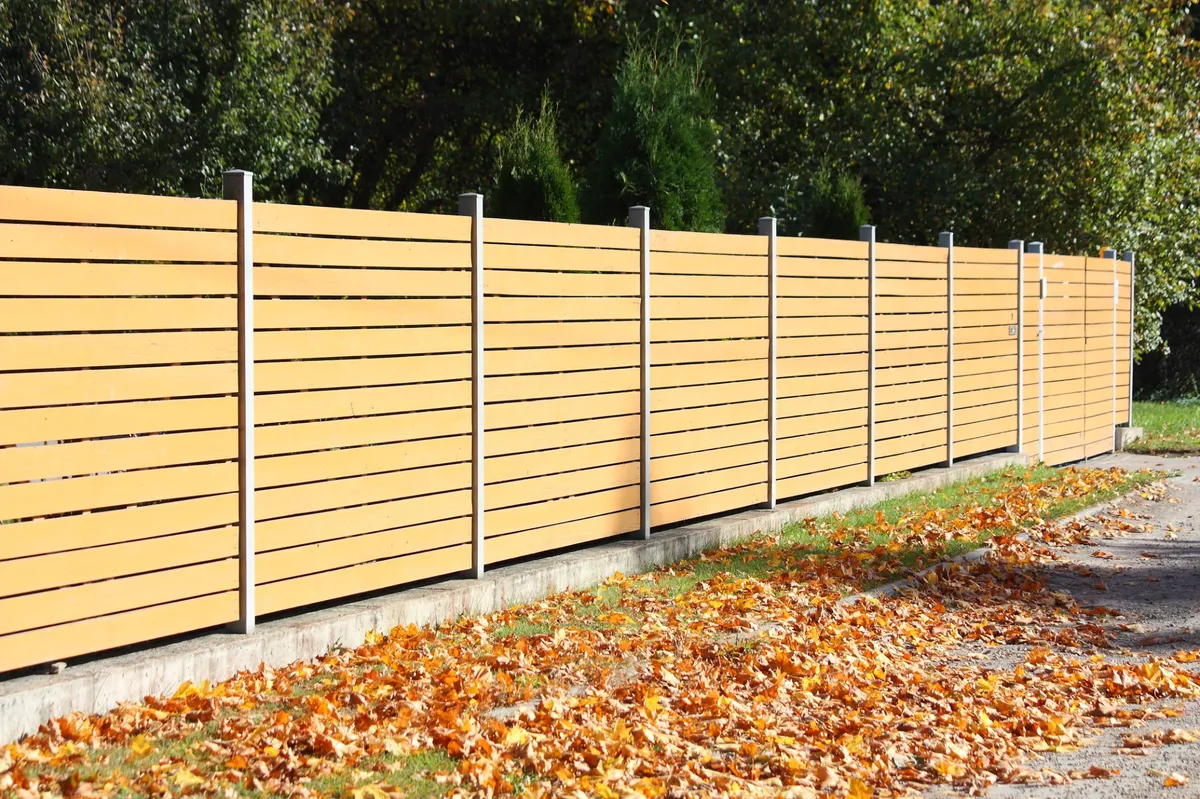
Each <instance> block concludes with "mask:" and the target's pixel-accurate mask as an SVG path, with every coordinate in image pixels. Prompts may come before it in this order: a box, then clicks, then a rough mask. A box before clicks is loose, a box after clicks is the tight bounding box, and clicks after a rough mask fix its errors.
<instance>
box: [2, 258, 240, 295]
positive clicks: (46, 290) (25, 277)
mask: <svg viewBox="0 0 1200 799" xmlns="http://www.w3.org/2000/svg"><path fill="white" fill-rule="evenodd" d="M6 254H7V253H6V252H5V251H4V250H3V249H0V255H6ZM235 269H236V267H235V266H233V265H232V264H189V263H173V264H120V263H118V264H104V263H99V264H97V263H71V262H56V261H32V262H31V261H0V295H5V296H15V297H171V296H184V297H195V296H201V295H214V294H216V295H222V294H224V295H232V294H236V293H237V273H236V272H235Z"/></svg>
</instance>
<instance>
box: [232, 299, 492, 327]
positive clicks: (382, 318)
mask: <svg viewBox="0 0 1200 799" xmlns="http://www.w3.org/2000/svg"><path fill="white" fill-rule="evenodd" d="M498 301H499V302H505V300H498ZM470 314H471V301H470V299H416V300H377V299H367V300H298V299H286V300H264V299H258V300H255V302H254V324H255V327H256V328H257V329H260V330H270V329H283V328H297V327H400V326H407V327H417V326H422V325H455V324H464V323H467V322H468V321H469V320H470V318H471V317H470Z"/></svg>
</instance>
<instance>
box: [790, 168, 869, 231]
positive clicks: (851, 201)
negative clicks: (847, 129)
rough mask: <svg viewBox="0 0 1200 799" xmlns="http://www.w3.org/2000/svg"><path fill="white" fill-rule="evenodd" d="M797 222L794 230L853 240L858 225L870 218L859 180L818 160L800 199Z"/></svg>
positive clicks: (866, 222)
mask: <svg viewBox="0 0 1200 799" xmlns="http://www.w3.org/2000/svg"><path fill="white" fill-rule="evenodd" d="M797 222H798V227H799V231H798V232H802V233H803V234H804V235H805V236H812V237H815V238H823V239H855V240H857V239H858V229H859V227H861V226H862V225H867V224H870V222H871V213H870V211H869V210H868V209H867V203H866V200H865V199H864V197H863V189H862V184H861V183H860V182H859V181H858V179H857V178H855V177H851V176H850V175H848V174H847V173H845V172H837V173H835V172H834V170H833V169H832V168H831V167H830V166H829V163H828V162H822V163H821V165H820V166H819V167H818V168H817V170H816V171H815V172H814V173H813V177H812V181H811V182H810V184H809V187H808V191H807V192H806V195H805V196H804V197H803V198H801V200H800V213H799V219H798V220H797Z"/></svg>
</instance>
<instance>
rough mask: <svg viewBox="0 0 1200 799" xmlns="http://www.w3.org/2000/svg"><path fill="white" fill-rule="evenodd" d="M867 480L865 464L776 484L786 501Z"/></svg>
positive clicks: (805, 475)
mask: <svg viewBox="0 0 1200 799" xmlns="http://www.w3.org/2000/svg"><path fill="white" fill-rule="evenodd" d="M866 479H867V466H866V464H865V463H864V464H861V465H856V466H843V467H841V468H840V469H822V470H820V471H816V472H812V473H810V474H803V475H800V476H798V477H787V478H783V479H781V480H779V481H778V482H777V483H776V490H777V492H778V494H779V496H780V497H783V498H785V499H786V498H790V497H799V496H803V495H805V494H814V493H816V492H818V491H827V490H829V489H831V488H839V487H841V486H848V485H854V484H855V483H861V482H862V481H864V480H866Z"/></svg>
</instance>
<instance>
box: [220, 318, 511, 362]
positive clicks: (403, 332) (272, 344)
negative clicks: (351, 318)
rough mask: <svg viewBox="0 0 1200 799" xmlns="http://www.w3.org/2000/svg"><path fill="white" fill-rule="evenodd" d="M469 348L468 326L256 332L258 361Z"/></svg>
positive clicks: (464, 350)
mask: <svg viewBox="0 0 1200 799" xmlns="http://www.w3.org/2000/svg"><path fill="white" fill-rule="evenodd" d="M220 335H227V334H220ZM489 346H490V342H489ZM470 350H471V328H470V327H469V326H468V325H461V326H453V327H411V328H375V329H365V330H347V329H340V330H258V331H256V332H255V334H254V357H255V360H256V362H263V361H277V360H290V359H294V358H355V357H364V356H372V355H419V354H426V353H440V352H470Z"/></svg>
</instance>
